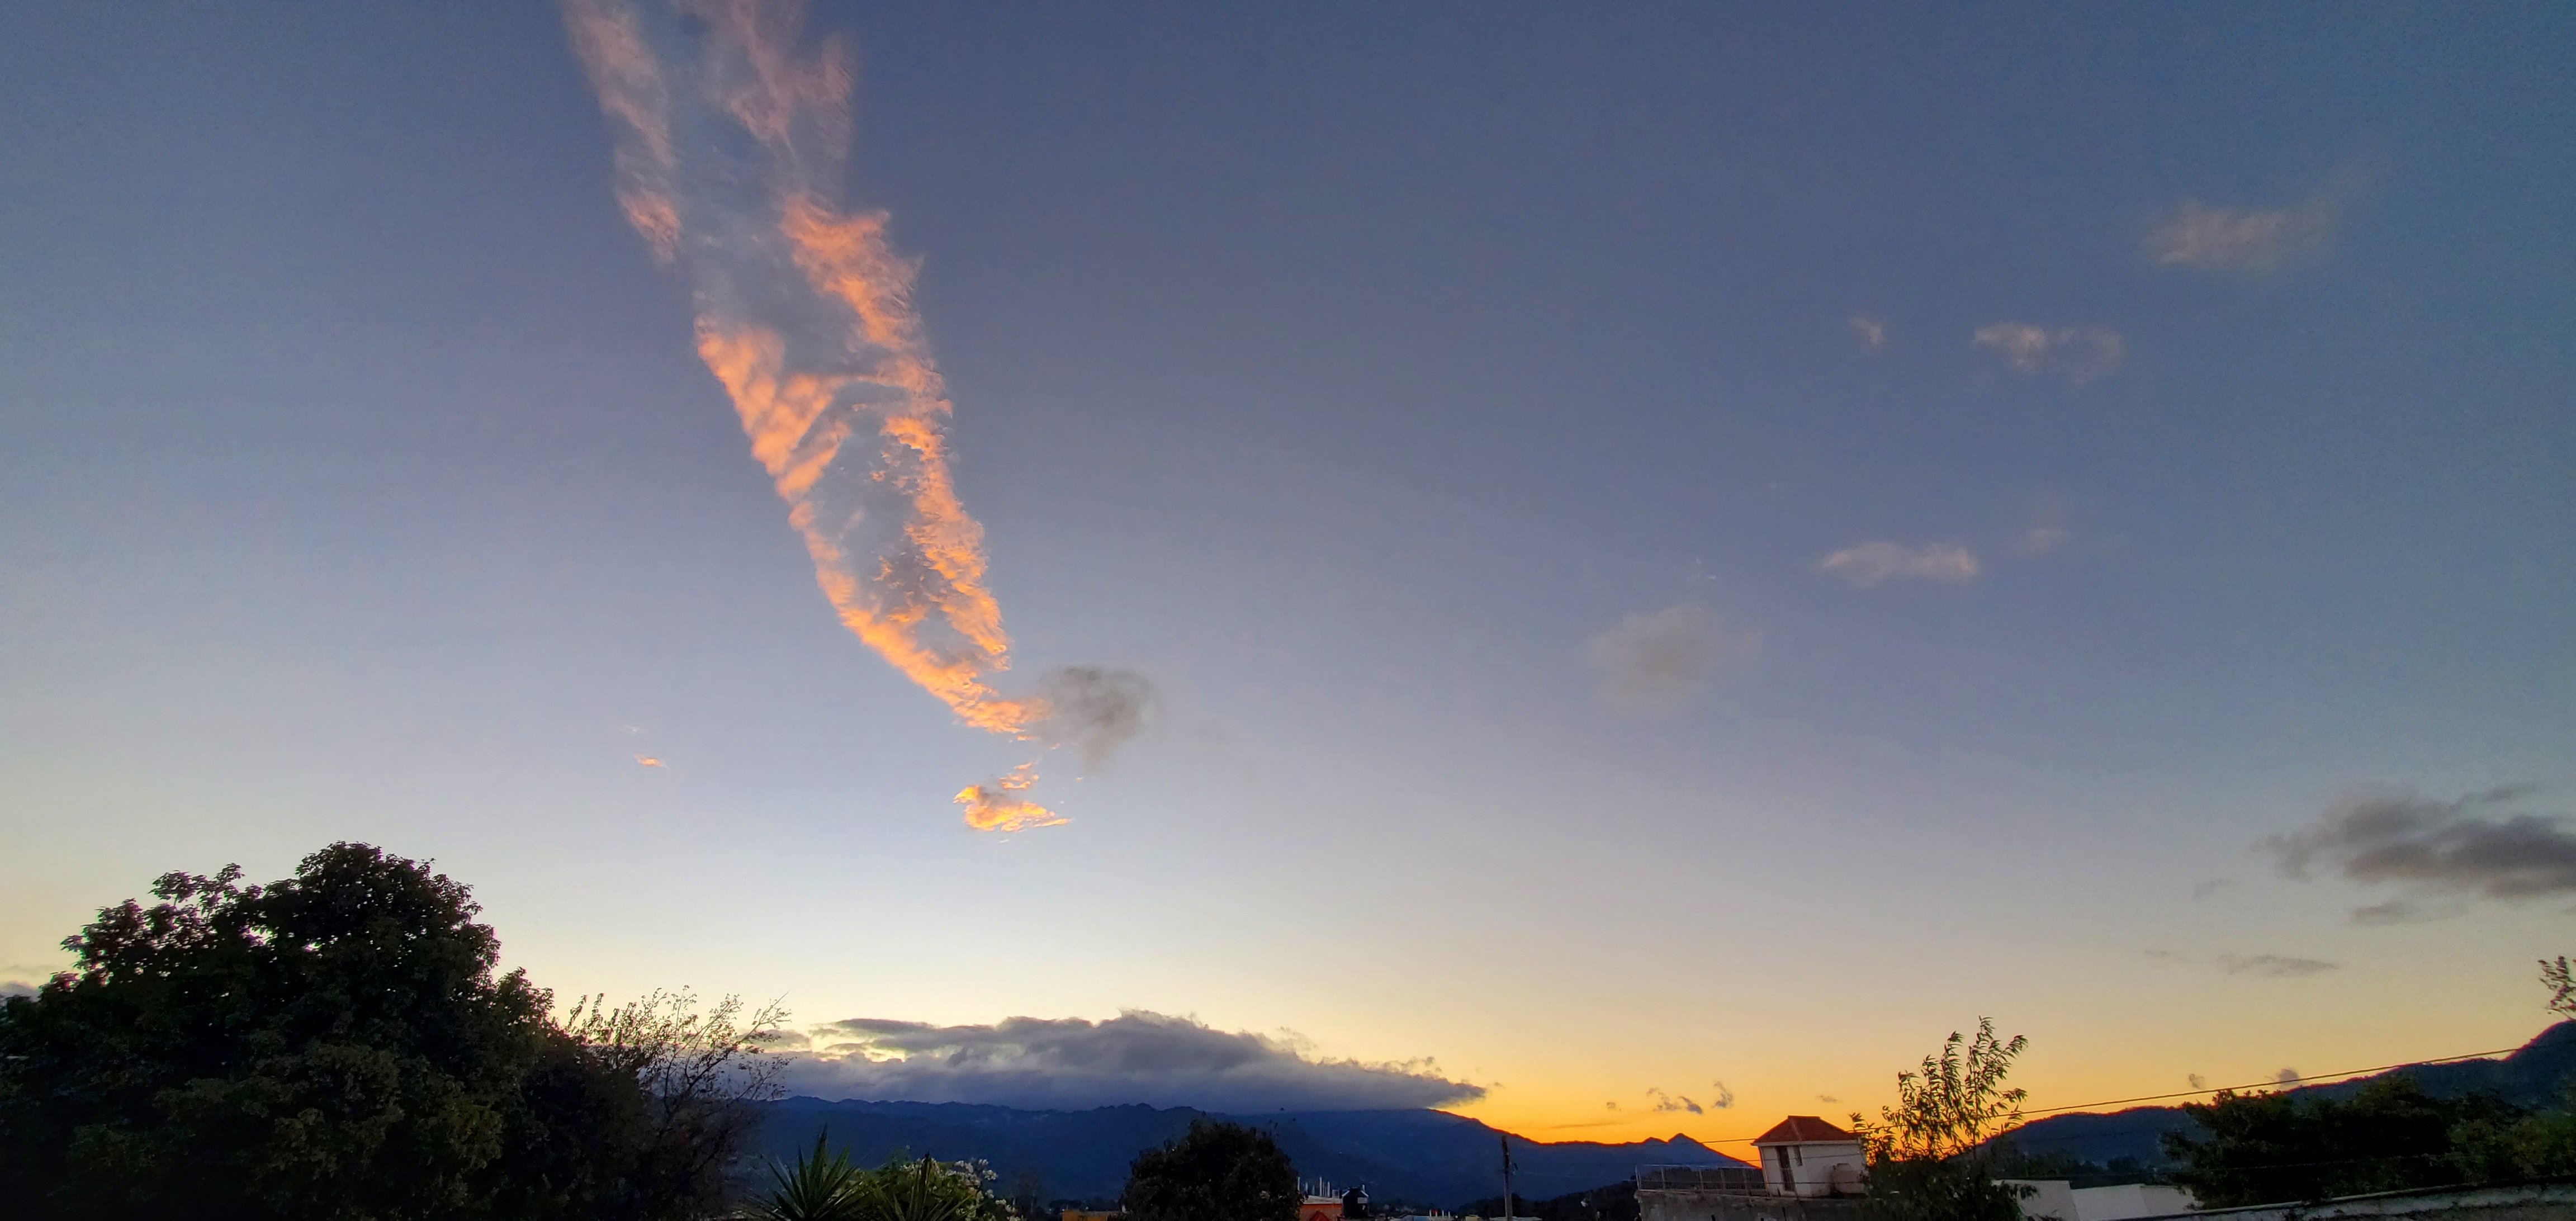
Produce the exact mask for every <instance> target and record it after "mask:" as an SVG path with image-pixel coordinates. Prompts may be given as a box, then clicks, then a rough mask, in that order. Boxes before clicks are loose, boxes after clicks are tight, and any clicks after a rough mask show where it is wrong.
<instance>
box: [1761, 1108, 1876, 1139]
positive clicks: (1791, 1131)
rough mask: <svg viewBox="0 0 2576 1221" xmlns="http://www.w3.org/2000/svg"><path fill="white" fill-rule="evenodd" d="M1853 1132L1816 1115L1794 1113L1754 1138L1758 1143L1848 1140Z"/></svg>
mask: <svg viewBox="0 0 2576 1221" xmlns="http://www.w3.org/2000/svg"><path fill="white" fill-rule="evenodd" d="M1851 1139H1853V1137H1852V1134H1851V1133H1849V1132H1845V1131H1843V1130H1842V1129H1840V1128H1837V1127H1835V1126H1833V1125H1832V1124H1829V1123H1826V1122H1825V1121H1824V1119H1823V1118H1822V1117H1819V1116H1815V1115H1792V1116H1790V1117H1788V1118H1787V1119H1783V1120H1781V1121H1780V1122H1779V1123H1778V1124H1776V1125H1774V1126H1773V1127H1772V1129H1771V1130H1770V1131H1768V1132H1765V1133H1763V1134H1762V1135H1760V1136H1757V1137H1754V1138H1753V1143H1754V1144H1757V1145H1795V1144H1801V1143H1804V1142H1807V1141H1848V1140H1851Z"/></svg>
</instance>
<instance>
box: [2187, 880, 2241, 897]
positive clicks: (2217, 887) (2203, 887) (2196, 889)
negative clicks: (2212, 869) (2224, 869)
mask: <svg viewBox="0 0 2576 1221" xmlns="http://www.w3.org/2000/svg"><path fill="white" fill-rule="evenodd" d="M2235 885H2236V879H2234V878H2204V879H2202V880H2200V881H2198V882H2194V883H2192V884H2191V897H2192V898H2195V899H2206V898H2208V897H2210V896H2211V895H2214V894H2217V893H2218V892H2220V891H2222V890H2229V889H2233V888H2234V887H2235Z"/></svg>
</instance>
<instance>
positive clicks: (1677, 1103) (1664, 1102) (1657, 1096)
mask: <svg viewBox="0 0 2576 1221" xmlns="http://www.w3.org/2000/svg"><path fill="white" fill-rule="evenodd" d="M1646 1096H1647V1097H1649V1098H1652V1099H1654V1100H1655V1107H1654V1109H1655V1110H1657V1111H1659V1112H1661V1111H1687V1112H1689V1113H1691V1114H1693V1115H1702V1114H1706V1112H1705V1111H1703V1110H1701V1108H1700V1105H1699V1104H1698V1103H1696V1102H1693V1101H1691V1100H1690V1099H1688V1098H1677V1097H1674V1096H1672V1095H1669V1094H1666V1093H1665V1092H1663V1091H1662V1090H1658V1089H1649V1090H1647V1091H1646ZM1727 1101H1729V1102H1733V1101H1734V1099H1732V1098H1730V1099H1728V1100H1727Z"/></svg>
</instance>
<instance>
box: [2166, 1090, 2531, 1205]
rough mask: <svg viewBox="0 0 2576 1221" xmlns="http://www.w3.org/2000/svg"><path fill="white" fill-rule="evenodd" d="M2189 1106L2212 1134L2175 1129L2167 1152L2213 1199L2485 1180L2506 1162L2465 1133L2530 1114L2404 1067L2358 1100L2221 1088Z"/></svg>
mask: <svg viewBox="0 0 2576 1221" xmlns="http://www.w3.org/2000/svg"><path fill="white" fill-rule="evenodd" d="M2182 1109H2183V1110H2184V1111H2185V1112H2187V1113H2188V1114H2190V1116H2191V1117H2192V1118H2193V1119H2196V1120H2198V1121H2200V1126H2201V1128H2202V1129H2203V1130H2204V1131H2206V1132H2207V1133H2208V1136H2207V1137H2206V1138H2205V1139H2204V1138H2199V1137H2194V1136H2193V1135H2191V1134H2190V1133H2188V1132H2168V1133H2166V1134H2165V1135H2164V1146H2165V1154H2166V1156H2168V1157H2171V1158H2173V1159H2174V1160H2175V1161H2177V1162H2180V1163H2181V1164H2182V1165H2181V1168H2180V1169H2177V1170H2175V1171H2173V1174H2172V1177H2173V1181H2174V1182H2176V1183H2178V1184H2180V1185H2182V1186H2183V1187H2185V1188H2188V1189H2190V1191H2191V1194H2192V1196H2193V1197H2194V1198H2196V1199H2198V1200H2199V1201H2200V1203H2201V1206H2202V1207H2204V1208H2233V1207H2236V1206H2238V1205H2243V1204H2293V1203H2299V1202H2302V1201H2310V1200H2323V1199H2328V1198H2331V1197H2334V1196H2349V1195H2360V1194H2363V1193H2365V1192H2374V1191H2399V1190H2404V1189H2406V1188H2410V1187H2443V1186H2449V1185H2452V1184H2457V1183H2467V1182H2472V1181H2478V1180H2480V1179H2485V1178H2488V1177H2490V1176H2491V1175H2495V1174H2496V1171H2495V1169H2494V1168H2493V1167H2482V1166H2479V1165H2475V1164H2472V1163H2471V1161H2470V1160H2468V1159H2466V1158H2464V1156H2463V1155H2464V1154H2467V1153H2469V1152H2470V1150H2468V1149H2465V1148H2463V1142H2462V1141H2461V1140H2460V1139H2458V1138H2461V1137H2472V1136H2475V1135H2476V1134H2479V1133H2486V1132H2497V1133H2501V1132H2504V1131H2507V1130H2509V1129H2511V1128H2513V1127H2514V1126H2515V1125H2516V1123H2517V1121H2519V1120H2520V1119H2521V1118H2522V1111H2521V1110H2520V1108H2517V1107H2514V1106H2512V1105H2510V1104H2508V1103H2505V1102H2504V1101H2502V1100H2500V1099H2498V1098H2496V1097H2495V1096H2493V1095H2490V1094H2471V1095H2467V1096H2465V1097H2460V1098H2435V1097H2432V1096H2431V1095H2428V1094H2426V1093H2425V1092H2424V1090H2423V1087H2422V1086H2420V1085H2417V1084H2416V1083H2415V1079H2414V1078H2412V1077H2409V1076H2406V1075H2404V1074H2399V1075H2395V1076H2390V1077H2385V1078H2382V1079H2380V1080H2377V1081H2373V1082H2371V1083H2370V1084H2369V1085H2366V1086H2363V1087H2362V1089H2361V1091H2360V1092H2359V1093H2357V1094H2354V1095H2353V1096H2352V1097H2351V1098H2350V1099H2349V1100H2337V1099H2333V1098H2323V1097H2316V1096H2307V1097H2300V1096H2297V1095H2292V1094H2287V1093H2259V1094H2238V1093H2235V1092H2233V1091H2221V1092H2220V1093H2219V1094H2218V1095H2217V1096H2215V1097H2213V1098H2211V1099H2210V1100H2209V1101H2207V1102H2192V1103H2185V1104H2183V1108H2182ZM2510 1174H2511V1172H2510V1171H2506V1172H2505V1174H2504V1175H2503V1176H2498V1177H2509V1176H2510Z"/></svg>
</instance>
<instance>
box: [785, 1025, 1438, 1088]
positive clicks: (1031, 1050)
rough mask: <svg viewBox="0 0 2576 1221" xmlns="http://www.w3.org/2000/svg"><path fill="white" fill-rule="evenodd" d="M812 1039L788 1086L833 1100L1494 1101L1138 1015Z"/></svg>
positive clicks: (834, 1033) (1381, 1066)
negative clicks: (1096, 1020) (810, 1046)
mask: <svg viewBox="0 0 2576 1221" xmlns="http://www.w3.org/2000/svg"><path fill="white" fill-rule="evenodd" d="M807 1034H808V1036H809V1038H810V1040H811V1045H812V1050H810V1051H807V1052H804V1053H802V1054H797V1055H794V1056H792V1057H791V1058H790V1060H789V1062H788V1068H787V1072H786V1080H787V1084H788V1085H789V1086H790V1087H791V1088H793V1089H795V1090H797V1091H799V1092H802V1093H807V1094H814V1095H818V1096H821V1097H827V1098H867V1099H875V1100H882V1101H911V1102H976V1103H991V1104H996V1105H1002V1106H1017V1107H1032V1108H1083V1107H1099V1106H1120V1105H1125V1104H1129V1103H1145V1104H1147V1105H1150V1106H1158V1107H1173V1106H1190V1107H1199V1108H1201V1109H1204V1110H1210V1111H1218V1112H1233V1113H1244V1112H1260V1111H1276V1110H1281V1109H1286V1110H1318V1111H1322V1110H1394V1109H1404V1108H1413V1107H1434V1106H1446V1105H1450V1104H1454V1103H1460V1102H1467V1101H1471V1100H1474V1099H1476V1098H1481V1097H1483V1096H1484V1093H1485V1091H1484V1088H1483V1087H1481V1086H1477V1085H1472V1084H1469V1083H1467V1082H1463V1081H1456V1080H1452V1079H1450V1078H1449V1077H1447V1076H1445V1075H1443V1074H1442V1073H1441V1071H1440V1068H1439V1066H1438V1065H1437V1064H1435V1063H1433V1062H1432V1061H1430V1060H1427V1059H1425V1060H1412V1061H1401V1062H1396V1063H1366V1062H1362V1061H1357V1060H1342V1059H1327V1058H1318V1057H1316V1056H1313V1055H1311V1054H1309V1053H1307V1052H1305V1051H1304V1050H1303V1049H1301V1048H1300V1047H1299V1046H1297V1045H1296V1041H1295V1040H1293V1039H1280V1038H1273V1037H1269V1036H1265V1035H1259V1034H1252V1033H1248V1032H1229V1031H1222V1030H1217V1029H1215V1028H1213V1027H1210V1026H1208V1025H1206V1024H1204V1023H1201V1022H1199V1021H1197V1020H1195V1019H1192V1018H1186V1017H1170V1016H1166V1015H1163V1014H1158V1013H1148V1012H1142V1011H1137V1010H1130V1011H1128V1012H1125V1013H1122V1014H1120V1015H1119V1016H1117V1017H1114V1018H1111V1019H1109V1020H1107V1021H1103V1022H1092V1021H1086V1020H1083V1019H1081V1018H1061V1019H1047V1018H1027V1017H1015V1018H1007V1019H1004V1020H1003V1021H1000V1022H996V1023H993V1024H991V1025H975V1026H932V1025H929V1024H927V1023H922V1022H906V1021H895V1020H889V1019H883V1018H852V1019H850V1020H847V1021H842V1022H832V1023H827V1024H825V1025H822V1026H818V1027H813V1028H811V1029H809V1030H808V1031H807Z"/></svg>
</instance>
